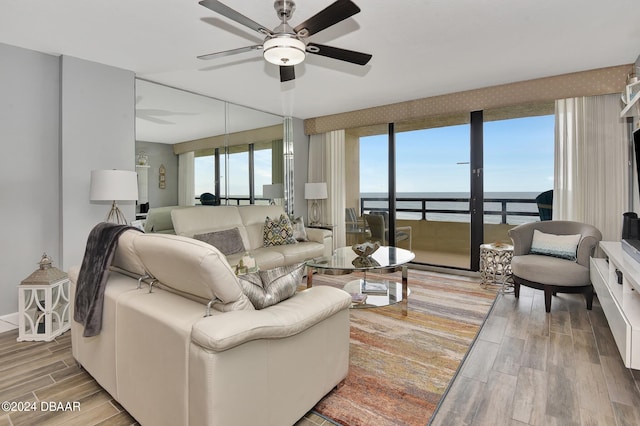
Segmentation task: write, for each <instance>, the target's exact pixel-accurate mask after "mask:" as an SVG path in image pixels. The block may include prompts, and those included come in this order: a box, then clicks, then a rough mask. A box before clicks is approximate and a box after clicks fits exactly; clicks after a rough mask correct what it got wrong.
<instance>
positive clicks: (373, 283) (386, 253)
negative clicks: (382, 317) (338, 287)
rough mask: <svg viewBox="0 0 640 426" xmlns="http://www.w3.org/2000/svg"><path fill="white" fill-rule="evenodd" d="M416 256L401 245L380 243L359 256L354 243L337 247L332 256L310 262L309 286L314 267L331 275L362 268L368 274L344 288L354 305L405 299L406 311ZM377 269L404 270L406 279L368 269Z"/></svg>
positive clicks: (366, 305)
mask: <svg viewBox="0 0 640 426" xmlns="http://www.w3.org/2000/svg"><path fill="white" fill-rule="evenodd" d="M414 258H415V254H413V253H412V252H410V251H409V250H405V249H401V248H398V247H386V246H383V247H380V248H379V249H378V250H376V251H375V253H373V254H372V255H371V256H369V257H366V258H363V257H358V255H356V254H355V252H354V251H353V250H352V249H351V247H342V248H339V249H336V250H335V251H334V252H333V255H332V256H331V257H319V258H315V259H311V260H308V261H307V262H306V264H307V287H311V286H312V285H313V272H314V271H316V272H318V273H319V274H330V275H344V274H350V273H352V272H358V271H360V272H363V273H364V277H363V278H361V279H357V280H353V281H350V282H348V283H347V284H345V286H344V288H343V289H344V290H345V291H346V292H347V293H350V294H351V297H352V298H353V303H352V305H351V306H352V307H353V308H371V307H376V306H388V305H393V304H396V303H401V302H404V304H405V305H404V308H403V312H404V313H405V314H406V301H407V296H408V295H409V288H408V286H407V263H409V262H411V261H412V260H413V259H414ZM374 270H375V271H378V272H396V271H398V270H402V282H401V283H398V282H395V281H389V280H371V279H368V278H367V271H374Z"/></svg>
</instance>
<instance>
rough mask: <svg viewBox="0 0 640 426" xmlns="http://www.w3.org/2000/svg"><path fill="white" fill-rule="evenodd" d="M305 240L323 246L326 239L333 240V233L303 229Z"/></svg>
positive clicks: (320, 229) (325, 230)
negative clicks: (305, 234)
mask: <svg viewBox="0 0 640 426" xmlns="http://www.w3.org/2000/svg"><path fill="white" fill-rule="evenodd" d="M305 231H306V232H307V239H308V240H309V241H315V242H316V243H321V244H324V243H325V242H326V240H327V239H328V238H331V239H333V232H331V231H330V230H328V229H322V228H305Z"/></svg>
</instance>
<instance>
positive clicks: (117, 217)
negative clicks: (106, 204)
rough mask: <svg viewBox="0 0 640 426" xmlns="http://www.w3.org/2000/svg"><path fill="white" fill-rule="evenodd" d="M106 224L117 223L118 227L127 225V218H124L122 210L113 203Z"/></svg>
mask: <svg viewBox="0 0 640 426" xmlns="http://www.w3.org/2000/svg"><path fill="white" fill-rule="evenodd" d="M106 221H107V222H112V223H117V224H120V225H126V224H127V218H126V217H124V214H123V213H122V210H120V208H118V203H116V202H115V201H114V202H113V204H111V210H109V214H108V215H107V220H106Z"/></svg>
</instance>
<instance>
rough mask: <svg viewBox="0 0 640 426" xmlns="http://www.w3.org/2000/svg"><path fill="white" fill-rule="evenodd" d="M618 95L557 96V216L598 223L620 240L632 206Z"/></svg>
mask: <svg viewBox="0 0 640 426" xmlns="http://www.w3.org/2000/svg"><path fill="white" fill-rule="evenodd" d="M620 108H621V107H620V95H619V94H614V95H603V96H593V97H585V98H570V99H561V100H558V101H556V142H555V176H554V197H553V219H554V220H574V221H578V222H584V223H588V224H591V225H593V226H595V227H597V228H598V229H599V230H600V232H602V236H603V240H605V241H606V240H608V241H612V240H613V241H617V240H619V239H620V236H621V230H622V214H623V213H624V212H625V211H626V209H627V206H628V200H627V198H628V178H629V168H628V161H629V155H628V154H629V150H628V135H627V126H626V124H625V121H624V120H623V119H621V118H620Z"/></svg>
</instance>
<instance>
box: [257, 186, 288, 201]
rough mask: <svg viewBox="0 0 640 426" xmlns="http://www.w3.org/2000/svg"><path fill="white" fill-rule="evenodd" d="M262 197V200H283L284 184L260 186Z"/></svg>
mask: <svg viewBox="0 0 640 426" xmlns="http://www.w3.org/2000/svg"><path fill="white" fill-rule="evenodd" d="M262 196H263V197H264V198H270V199H273V198H284V184H282V183H273V184H271V185H262Z"/></svg>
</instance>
